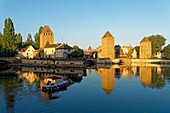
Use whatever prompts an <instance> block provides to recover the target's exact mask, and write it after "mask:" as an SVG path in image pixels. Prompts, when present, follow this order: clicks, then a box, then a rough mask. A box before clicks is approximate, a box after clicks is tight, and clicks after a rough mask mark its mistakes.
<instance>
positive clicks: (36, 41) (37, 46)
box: [34, 26, 43, 49]
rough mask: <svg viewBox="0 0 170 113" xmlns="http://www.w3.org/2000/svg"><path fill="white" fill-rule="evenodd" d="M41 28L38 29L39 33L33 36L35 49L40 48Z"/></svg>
mask: <svg viewBox="0 0 170 113" xmlns="http://www.w3.org/2000/svg"><path fill="white" fill-rule="evenodd" d="M42 28H43V27H42V26H41V27H40V28H39V31H38V33H36V34H35V35H34V40H35V43H34V46H35V48H37V49H38V48H40V34H41V30H42Z"/></svg>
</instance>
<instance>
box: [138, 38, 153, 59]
mask: <svg viewBox="0 0 170 113" xmlns="http://www.w3.org/2000/svg"><path fill="white" fill-rule="evenodd" d="M151 57H152V45H151V41H150V40H149V39H148V38H146V37H144V38H143V39H142V40H141V41H140V58H145V59H147V58H151Z"/></svg>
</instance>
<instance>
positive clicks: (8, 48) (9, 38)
mask: <svg viewBox="0 0 170 113" xmlns="http://www.w3.org/2000/svg"><path fill="white" fill-rule="evenodd" d="M4 26H5V27H4V29H3V37H2V40H1V41H2V48H3V49H4V51H5V52H4V53H5V54H6V56H8V55H9V56H10V55H11V56H13V55H14V54H15V53H16V49H17V46H16V39H15V29H14V25H13V22H12V20H11V19H10V18H7V19H5V22H4Z"/></svg>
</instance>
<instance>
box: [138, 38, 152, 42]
mask: <svg viewBox="0 0 170 113" xmlns="http://www.w3.org/2000/svg"><path fill="white" fill-rule="evenodd" d="M140 42H151V41H150V40H149V39H148V38H147V37H144V38H143V39H142V40H141V41H140Z"/></svg>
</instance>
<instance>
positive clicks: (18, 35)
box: [16, 33, 22, 49]
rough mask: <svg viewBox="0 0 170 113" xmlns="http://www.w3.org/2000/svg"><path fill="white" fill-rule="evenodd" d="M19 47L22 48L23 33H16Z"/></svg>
mask: <svg viewBox="0 0 170 113" xmlns="http://www.w3.org/2000/svg"><path fill="white" fill-rule="evenodd" d="M16 42H17V48H19V49H20V48H22V36H21V33H18V34H16Z"/></svg>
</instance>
